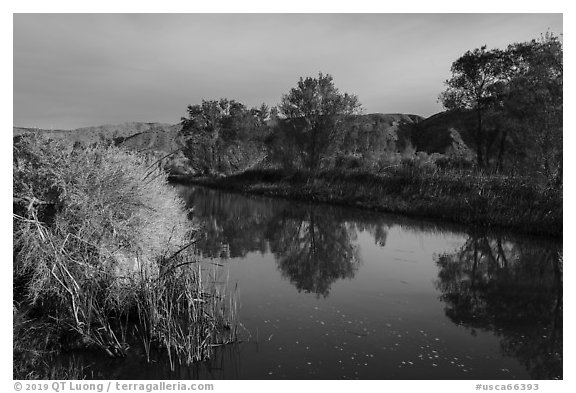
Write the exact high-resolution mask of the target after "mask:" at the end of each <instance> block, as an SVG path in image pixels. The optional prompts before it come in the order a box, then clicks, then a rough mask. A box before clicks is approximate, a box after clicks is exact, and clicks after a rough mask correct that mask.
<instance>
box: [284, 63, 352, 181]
mask: <svg viewBox="0 0 576 393" xmlns="http://www.w3.org/2000/svg"><path fill="white" fill-rule="evenodd" d="M279 110H280V113H281V114H282V115H283V116H284V117H285V118H286V119H287V120H288V121H289V122H292V124H295V125H296V127H297V128H298V131H299V132H300V133H301V137H302V138H305V141H304V151H303V152H302V153H303V154H304V155H305V157H304V160H303V161H304V162H307V167H308V169H309V170H311V171H316V170H317V169H318V168H319V165H320V161H321V159H322V158H323V157H325V156H326V154H327V153H328V152H329V151H330V150H331V149H333V148H334V147H335V146H336V145H337V140H338V138H337V136H338V131H339V125H340V124H341V122H342V119H343V118H344V117H345V116H347V115H352V114H357V113H359V112H360V111H361V105H360V103H359V101H358V98H357V97H356V96H355V95H350V94H348V93H340V92H339V91H338V89H337V88H336V87H335V86H334V81H333V78H332V76H331V75H329V74H326V75H323V74H322V73H319V74H318V78H311V77H307V78H306V79H303V78H300V80H299V82H298V85H297V86H296V87H295V88H292V89H291V90H290V92H289V93H288V94H285V95H284V96H283V97H282V102H281V104H280V106H279Z"/></svg>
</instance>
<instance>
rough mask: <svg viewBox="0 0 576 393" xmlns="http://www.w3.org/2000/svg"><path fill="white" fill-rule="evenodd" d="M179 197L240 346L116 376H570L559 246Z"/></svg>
mask: <svg viewBox="0 0 576 393" xmlns="http://www.w3.org/2000/svg"><path fill="white" fill-rule="evenodd" d="M177 187H178V190H179V192H180V194H181V195H182V197H183V198H184V199H185V200H186V203H187V205H188V206H189V207H190V208H191V209H192V211H191V213H190V216H191V217H192V219H193V221H194V223H195V224H196V225H197V226H198V227H199V228H200V231H199V232H198V233H199V234H202V236H201V237H200V238H199V240H198V242H197V253H198V255H199V257H200V258H202V259H203V261H204V262H205V263H206V264H208V265H210V264H213V265H214V264H215V265H221V269H222V270H223V277H225V280H226V282H227V285H228V286H229V287H230V288H235V293H236V296H237V300H238V304H239V306H238V316H239V338H240V339H241V341H242V342H241V343H239V344H235V345H229V346H227V347H225V348H221V349H218V350H216V352H215V356H214V358H213V359H212V360H211V361H210V362H206V363H204V364H201V365H197V366H195V367H184V366H181V367H177V369H176V371H174V372H173V371H170V370H169V368H168V366H167V365H166V364H162V363H154V364H145V363H143V362H142V361H139V362H135V361H122V362H123V363H115V364H116V365H115V366H114V369H115V370H117V374H115V375H107V377H109V378H118V379H123V378H127V379H132V378H135V379H144V378H155V379H168V378H181V379H186V378H203V379H206V378H215V379H378V380H387V379H475V380H478V379H561V378H563V371H562V370H563V367H562V356H563V354H562V344H563V335H562V333H563V331H562V257H561V250H562V244H561V242H560V241H553V240H549V239H541V238H527V237H521V236H515V235H513V234H510V233H505V232H503V233H487V232H485V231H482V230H477V229H472V228H466V227H461V226H452V225H447V224H441V223H438V222H433V221H425V220H418V219H408V218H403V217H400V216H393V215H386V214H381V213H375V212H370V211H365V210H359V209H353V208H344V207H338V206H328V205H313V204H305V203H297V202H292V201H287V200H282V199H273V198H264V197H256V196H245V195H240V194H235V193H229V192H224V191H218V190H211V189H207V188H202V187H196V186H183V185H178V186H177Z"/></svg>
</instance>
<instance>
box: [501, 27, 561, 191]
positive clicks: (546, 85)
mask: <svg viewBox="0 0 576 393" xmlns="http://www.w3.org/2000/svg"><path fill="white" fill-rule="evenodd" d="M506 56H507V57H508V64H510V79H509V83H508V86H507V94H506V96H505V100H504V107H503V108H504V110H505V113H506V116H507V117H508V118H509V119H510V121H509V123H510V125H511V126H510V127H509V132H508V136H509V137H508V139H509V142H508V143H509V144H510V145H512V146H514V147H520V149H519V151H516V152H515V153H516V156H518V159H520V160H521V162H522V164H523V165H525V166H531V167H533V168H534V170H536V171H537V172H539V173H542V174H543V175H544V176H545V177H547V178H550V179H552V180H554V181H556V182H557V183H559V182H561V177H562V128H563V127H562V113H563V48H562V42H561V41H560V39H559V37H557V36H554V35H552V34H546V35H543V36H542V37H541V38H540V39H538V40H532V41H530V42H524V43H516V44H512V45H510V46H509V47H508V49H507V51H506ZM503 142H504V139H503ZM517 150H518V149H517Z"/></svg>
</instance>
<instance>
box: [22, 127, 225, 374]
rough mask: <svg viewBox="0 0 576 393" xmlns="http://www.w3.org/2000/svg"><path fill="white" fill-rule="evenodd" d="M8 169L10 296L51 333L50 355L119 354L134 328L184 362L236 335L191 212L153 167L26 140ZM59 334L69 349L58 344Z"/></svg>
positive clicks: (102, 150)
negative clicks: (201, 254) (203, 258)
mask: <svg viewBox="0 0 576 393" xmlns="http://www.w3.org/2000/svg"><path fill="white" fill-rule="evenodd" d="M13 168H14V206H13V210H14V212H13V217H14V269H13V271H14V299H15V302H17V304H18V305H20V306H21V307H23V308H25V309H29V310H31V312H30V313H28V314H27V315H30V316H32V320H33V321H39V320H42V321H43V323H44V324H45V325H46V326H49V327H50V329H47V331H50V332H52V333H51V335H50V336H44V337H45V341H46V342H47V343H49V344H50V345H49V346H50V347H51V349H50V351H51V352H54V353H58V352H61V351H64V350H67V349H71V348H79V347H93V348H96V349H98V350H101V351H103V352H105V353H107V354H108V355H110V356H114V357H122V356H126V354H127V351H128V350H129V344H128V342H129V341H130V338H131V337H132V336H133V334H134V333H135V332H137V334H138V335H139V336H140V337H141V338H142V342H143V343H144V344H145V348H147V351H150V350H152V348H159V349H161V348H164V349H165V350H166V352H167V353H168V355H169V357H170V360H171V363H173V362H184V363H186V364H188V363H190V362H193V361H197V360H202V359H205V358H207V357H209V356H210V350H211V348H212V346H214V345H219V344H224V343H227V342H231V341H233V340H234V339H235V335H234V334H229V333H226V334H222V335H220V334H219V333H218V332H217V331H220V330H222V331H225V332H232V333H233V332H234V331H233V329H232V328H231V326H233V324H234V323H235V320H234V318H235V317H234V313H235V310H233V309H229V308H228V304H226V303H225V302H226V301H227V298H226V296H225V293H224V292H223V289H219V288H218V287H217V286H216V284H215V282H211V278H210V277H211V275H205V277H202V270H201V268H200V264H199V263H198V260H196V257H195V256H194V252H193V243H194V241H193V236H194V233H195V229H194V227H193V226H192V224H191V223H190V222H189V221H188V218H187V213H188V212H187V210H186V209H185V207H184V203H183V201H181V200H180V198H179V197H178V196H177V194H176V192H175V190H174V189H173V188H172V187H171V186H169V185H168V183H167V175H166V174H165V173H164V172H163V171H161V170H160V169H159V168H158V167H157V166H156V165H155V163H152V164H151V163H150V162H149V160H147V159H146V158H145V157H142V156H139V155H136V154H132V153H129V152H126V151H123V150H121V149H118V148H112V147H100V146H94V147H91V148H88V149H72V148H69V147H67V146H65V145H63V144H59V143H57V142H48V141H45V140H41V139H39V138H38V137H25V138H21V139H19V140H17V141H15V143H14V167H13ZM15 304H16V303H15ZM22 326H24V325H23V320H22V318H15V320H14V328H15V329H17V330H20V329H21V327H22ZM64 336H66V337H67V340H65V341H66V342H67V346H66V347H58V346H56V345H55V344H54V343H55V342H58V341H60V340H61V339H62V337H64ZM32 342H33V343H35V344H34V345H33V347H32V349H31V350H33V348H34V346H37V345H39V343H38V342H37V341H32ZM46 345H48V344H46ZM39 350H40V349H39ZM42 351H44V349H42ZM14 352H15V360H18V362H20V365H21V367H20V368H21V369H27V368H28V366H26V358H25V357H20V356H16V353H24V352H22V351H19V350H18V349H17V348H15V349H14ZM25 352H26V351H25ZM28 352H30V351H28ZM30 364H32V365H36V366H38V363H37V362H32V363H30ZM15 374H16V372H15ZM45 374H46V373H41V375H45ZM19 375H21V373H19ZM30 375H34V374H33V373H32V374H30Z"/></svg>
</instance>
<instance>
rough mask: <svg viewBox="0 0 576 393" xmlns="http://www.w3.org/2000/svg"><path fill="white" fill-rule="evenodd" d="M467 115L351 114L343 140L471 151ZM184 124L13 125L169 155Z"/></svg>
mask: <svg viewBox="0 0 576 393" xmlns="http://www.w3.org/2000/svg"><path fill="white" fill-rule="evenodd" d="M467 117H469V116H468V114H466V113H455V112H441V113H438V114H436V115H433V116H431V117H429V118H427V119H424V118H423V117H421V116H418V115H412V114H399V113H398V114H382V113H373V114H367V115H358V116H351V117H349V118H348V119H347V120H346V121H345V125H344V129H345V135H344V146H345V149H346V153H348V154H354V155H362V156H367V157H368V156H375V155H381V154H386V153H399V152H400V153H401V152H404V151H406V150H407V149H409V150H414V151H423V152H426V153H429V154H431V153H440V154H453V153H456V154H469V153H470V150H469V149H468V147H467V146H468V143H469V142H470V141H469V135H468V133H466V132H465V127H464V125H465V124H466V122H467V121H468V118H467ZM271 125H272V126H279V129H280V130H281V129H283V128H285V130H284V131H285V132H290V130H289V129H290V127H286V124H285V122H284V121H282V120H281V121H280V122H278V123H275V124H271ZM180 129H181V126H180V124H165V123H141V122H130V123H123V124H118V125H102V126H95V127H82V128H78V129H75V130H43V129H36V128H23V127H14V128H13V135H14V136H15V137H16V136H18V135H22V134H26V133H41V134H42V135H44V136H46V137H48V138H50V139H59V140H63V139H64V140H67V141H69V142H70V143H72V144H78V145H81V146H89V145H91V144H94V143H98V142H107V143H113V144H115V145H119V146H125V147H127V148H128V149H130V150H135V151H142V152H156V153H158V154H161V155H166V154H168V153H171V152H174V151H176V150H178V149H180V148H182V146H183V142H182V140H181V139H180V137H179V135H178V134H179V131H180ZM462 130H463V131H462ZM167 165H168V167H169V169H170V170H171V171H174V172H177V173H179V174H184V173H187V174H190V173H195V172H196V171H198V170H199V168H194V166H195V165H194V164H192V163H191V162H189V161H188V160H187V159H186V158H185V157H184V155H183V154H182V153H181V152H179V153H177V154H175V155H173V156H172V157H171V159H170V160H169V162H168V163H167Z"/></svg>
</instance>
